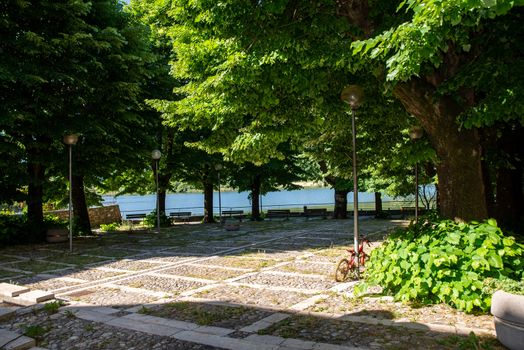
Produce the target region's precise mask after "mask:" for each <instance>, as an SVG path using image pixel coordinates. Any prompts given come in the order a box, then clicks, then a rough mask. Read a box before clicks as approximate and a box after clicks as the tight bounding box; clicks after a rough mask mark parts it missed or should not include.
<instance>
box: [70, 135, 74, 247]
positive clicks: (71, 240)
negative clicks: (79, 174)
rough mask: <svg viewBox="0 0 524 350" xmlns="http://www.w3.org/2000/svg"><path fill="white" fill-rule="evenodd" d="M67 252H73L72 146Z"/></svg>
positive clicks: (71, 151)
mask: <svg viewBox="0 0 524 350" xmlns="http://www.w3.org/2000/svg"><path fill="white" fill-rule="evenodd" d="M69 252H70V253H72V252H73V145H69Z"/></svg>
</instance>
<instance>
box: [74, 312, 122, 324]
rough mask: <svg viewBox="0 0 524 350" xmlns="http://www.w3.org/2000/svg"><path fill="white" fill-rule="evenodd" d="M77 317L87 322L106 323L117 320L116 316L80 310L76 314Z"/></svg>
mask: <svg viewBox="0 0 524 350" xmlns="http://www.w3.org/2000/svg"><path fill="white" fill-rule="evenodd" d="M75 316H76V317H78V318H80V319H82V320H86V321H92V322H100V323H106V322H109V321H111V320H112V319H114V318H115V316H111V315H107V314H103V313H100V312H94V311H89V310H79V311H77V312H75Z"/></svg>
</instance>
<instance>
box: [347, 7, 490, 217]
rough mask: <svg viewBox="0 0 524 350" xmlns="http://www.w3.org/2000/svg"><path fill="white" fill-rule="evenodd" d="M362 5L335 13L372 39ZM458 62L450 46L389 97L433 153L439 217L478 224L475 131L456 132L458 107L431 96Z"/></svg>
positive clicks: (481, 192) (480, 184)
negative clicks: (436, 63)
mask: <svg viewBox="0 0 524 350" xmlns="http://www.w3.org/2000/svg"><path fill="white" fill-rule="evenodd" d="M367 5H368V1H367V0H361V1H354V0H339V1H337V10H338V11H337V12H338V15H342V16H345V17H346V18H347V19H348V21H349V22H350V23H351V24H352V25H355V26H357V27H359V28H360V29H362V30H363V34H364V37H369V36H370V35H372V32H373V30H374V25H373V23H372V22H370V20H369V18H368V7H367ZM340 9H345V11H341V10H340ZM462 63H463V62H461V57H460V56H459V55H457V54H456V52H455V50H454V49H453V48H452V47H450V48H449V49H448V51H447V52H446V53H445V54H444V62H443V63H442V65H441V66H440V68H439V69H438V70H436V71H435V72H433V73H432V74H429V75H427V76H425V77H423V78H411V79H410V80H409V81H408V82H401V83H398V84H397V85H396V86H395V88H394V90H393V93H394V95H395V96H396V98H398V100H399V101H400V102H401V103H402V104H403V106H404V108H405V109H406V111H408V112H409V113H411V114H412V115H413V116H415V118H417V119H418V121H419V123H420V124H421V126H422V127H423V128H424V130H425V131H426V132H427V134H428V136H429V139H430V140H431V143H432V145H433V147H434V149H435V151H436V152H437V156H438V166H437V174H438V181H439V197H438V198H439V205H440V213H441V215H443V216H444V217H447V218H450V219H458V220H465V221H470V220H482V219H485V218H487V216H488V209H487V203H486V197H485V188H484V180H483V176H482V167H481V148H480V143H479V137H478V134H477V130H475V129H472V130H466V129H462V130H459V126H458V124H457V123H456V118H457V116H458V115H459V114H460V113H461V112H462V108H461V107H460V106H459V105H458V104H457V103H456V102H455V101H454V100H453V99H452V98H451V97H450V96H442V97H438V94H437V93H436V87H438V86H439V85H440V84H441V83H442V82H444V81H446V80H447V79H450V78H451V77H453V76H454V75H455V74H456V72H457V71H458V69H459V68H460V66H461V64H462ZM472 96H473V98H471V97H472ZM462 97H466V100H467V101H468V103H471V102H474V101H473V100H474V95H473V94H470V95H468V96H462Z"/></svg>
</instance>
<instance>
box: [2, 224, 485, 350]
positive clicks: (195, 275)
mask: <svg viewBox="0 0 524 350" xmlns="http://www.w3.org/2000/svg"><path fill="white" fill-rule="evenodd" d="M404 224H405V222H403V221H378V220H363V221H362V225H361V229H362V232H363V233H364V234H365V235H366V236H367V237H368V238H370V239H371V240H372V242H373V245H374V246H377V245H378V244H380V240H381V239H382V238H383V236H384V235H385V234H387V232H389V231H390V230H391V229H392V228H394V227H398V226H400V225H404ZM351 228H352V225H351V221H335V220H329V221H326V220H322V221H315V220H311V221H304V220H300V221H299V220H296V221H295V220H290V221H282V222H279V221H273V222H265V223H256V222H255V223H251V222H246V223H242V225H241V228H240V230H239V231H236V232H229V231H225V230H224V229H223V228H222V227H221V226H220V225H218V224H217V225H191V226H184V227H181V226H175V227H172V228H168V229H163V230H162V232H161V233H160V234H156V233H111V234H107V235H105V236H103V237H102V238H93V239H87V238H82V239H80V240H78V241H75V253H74V254H68V253H65V252H64V251H63V250H61V248H66V247H65V245H50V244H46V245H41V246H35V247H32V248H31V250H30V251H31V252H32V253H31V257H30V258H28V257H27V256H28V254H27V251H26V250H25V249H24V247H20V249H19V250H18V247H16V248H9V249H4V250H1V251H0V259H1V260H0V271H4V270H5V271H7V272H8V273H10V272H13V273H15V274H18V275H15V276H13V277H4V278H3V279H2V281H10V282H14V283H17V284H21V285H25V286H27V287H29V288H31V289H40V290H46V291H50V292H53V293H54V294H55V296H56V297H57V298H59V299H61V300H65V301H67V302H68V303H69V306H67V307H66V308H64V310H65V309H68V310H69V311H67V312H66V311H63V313H61V314H60V316H57V317H56V318H55V319H54V320H53V321H52V322H51V321H45V320H44V321H43V322H49V324H50V331H49V335H47V336H46V337H47V338H46V337H44V338H45V339H48V341H51V339H54V338H56V337H57V336H58V335H57V334H55V332H56V329H55V328H54V327H55V326H56V323H58V324H60V322H66V321H67V320H66V319H67V318H74V319H77V321H75V322H79V325H78V327H86V323H85V322H93V321H95V323H89V325H90V326H89V328H91V327H92V328H93V330H96V329H105V330H106V331H107V327H120V328H124V329H126V327H127V329H131V330H133V331H138V332H145V333H149V334H154V335H156V336H158V337H160V338H159V339H161V338H162V337H161V336H163V335H165V334H164V333H162V332H164V331H165V332H168V333H169V332H170V330H172V332H173V335H172V339H178V340H177V341H186V340H188V338H187V336H188V334H186V333H180V338H177V335H176V334H178V333H177V332H179V331H181V332H184V331H185V332H193V331H194V330H195V329H196V327H211V328H209V329H208V328H202V332H204V333H205V331H208V332H211V333H210V334H212V335H213V336H214V337H215V336H220V337H225V338H227V339H229V338H232V339H245V340H244V341H248V340H249V339H250V340H249V341H253V342H259V341H260V339H262V338H258V337H259V335H258V334H266V335H272V336H276V337H284V338H286V337H291V338H296V339H303V340H308V341H313V342H320V343H323V342H326V343H330V344H341V345H349V346H361V345H362V346H370V344H372V343H373V342H374V341H376V337H377V334H379V335H380V339H382V341H384V342H385V343H384V344H390V345H391V344H392V345H395V346H397V345H398V346H400V347H402V344H406V345H408V344H412V343H413V341H414V340H415V339H416V340H417V341H423V342H426V341H428V340H429V339H437V338H438V339H444V340H445V339H447V337H449V336H450V335H451V334H452V333H453V334H454V333H456V329H455V328H454V326H452V324H453V322H455V323H459V324H461V325H462V326H463V328H464V329H469V328H471V329H480V330H482V331H483V332H487V333H490V332H492V326H490V325H486V322H487V318H482V317H474V316H468V317H465V316H464V315H463V314H462V313H457V312H455V313H449V310H448V309H439V308H437V307H422V308H421V309H413V308H411V307H410V306H407V305H402V304H400V303H395V302H393V301H392V300H390V299H387V298H382V297H380V296H379V297H377V298H375V297H373V296H371V297H366V298H363V299H354V298H352V290H353V286H354V285H355V282H347V283H337V282H335V281H334V278H333V272H334V268H335V264H336V262H337V260H338V259H339V258H340V257H341V256H342V255H345V254H346V253H345V249H346V248H347V247H348V246H349V245H350V244H351V243H352V232H351ZM24 269H25V270H24ZM107 308H111V309H107ZM112 309H113V310H114V311H111V310H112ZM82 310H85V311H82ZM97 310H98V311H97ZM433 310H436V311H435V312H434V311H433ZM71 312H75V315H76V316H74V315H72V314H71ZM297 312H298V314H296V313H297ZM302 312H304V313H307V315H306V314H304V315H301V313H302ZM443 314H444V315H445V316H442V315H443ZM437 316H439V317H437ZM440 316H442V317H443V318H444V320H443V319H442V317H440ZM42 317H43V316H42ZM61 320H62V321H61ZM270 320H272V321H271V322H270ZM69 322H70V321H69ZM169 322H175V323H169ZM176 322H184V323H176ZM377 322H378V323H377ZM446 322H447V323H446ZM175 324H178V325H179V326H180V325H183V327H186V328H187V329H185V330H184V329H182V330H180V329H178V328H176V326H174V325H175ZM377 324H378V325H380V327H378V328H377ZM400 324H402V327H404V328H399V325H400ZM425 324H437V325H443V326H446V327H448V328H445V327H444V328H443V329H440V330H439V331H438V332H434V331H433V330H432V329H431V327H429V328H428V327H427V326H426V325H425ZM159 325H162V326H161V327H167V328H165V329H164V328H160V329H161V330H159V328H158V327H160V326H159ZM166 325H172V326H173V327H174V328H173V329H171V328H169V327H170V326H166ZM261 325H263V327H262V326H261ZM371 325H373V326H374V327H375V329H374V330H373V332H371V328H370V327H371ZM155 327H156V328H155ZM213 327H215V328H213ZM330 327H331V328H330ZM468 327H469V328H468ZM329 329H331V331H329ZM399 329H402V330H399ZM451 330H453V332H451ZM448 331H449V332H450V333H447V332H448ZM213 332H215V333H213ZM217 332H218V333H217ZM354 332H361V334H362V337H361V338H355V337H353V336H351V334H353V333H354ZM398 332H401V333H402V334H404V335H405V336H404V337H403V338H402V339H401V340H398V339H397V338H398V337H397V336H396V335H395V334H398ZM421 332H422V333H421ZM81 333H82V336H83V337H90V336H92V335H93V334H95V333H93V332H90V331H85V329H84V331H82V332H81ZM191 334H193V333H190V335H191ZM198 334H200V333H198ZM191 336H193V335H191ZM284 338H282V342H283V341H284ZM213 339H214V340H213V341H216V339H215V338H213ZM279 339H280V338H279ZM159 341H160V340H159ZM166 341H167V340H166ZM173 341H174V340H173ZM397 341H400V343H398V344H397ZM106 343H107V344H113V343H111V342H107V340H106ZM201 343H202V344H207V345H210V344H208V343H206V341H205V340H202V342H201ZM104 344H105V343H104ZM399 344H400V345H399ZM104 346H105V345H104ZM104 346H102V348H108V349H109V348H110V347H109V346H110V345H107V347H104ZM410 346H411V345H410ZM415 348H417V347H415ZM437 348H439V347H435V349H437ZM440 348H442V347H440ZM444 348H446V347H444ZM424 349H426V347H424ZM430 349H431V347H430Z"/></svg>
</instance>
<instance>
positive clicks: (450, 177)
mask: <svg viewBox="0 0 524 350" xmlns="http://www.w3.org/2000/svg"><path fill="white" fill-rule="evenodd" d="M394 94H395V96H396V97H397V98H398V99H399V100H400V102H401V103H402V104H403V105H404V107H405V108H406V110H407V111H408V112H409V113H411V114H413V115H414V116H415V117H416V118H417V119H418V121H419V122H420V124H421V125H422V127H423V128H424V130H425V131H426V132H427V134H428V137H429V139H430V141H431V144H432V146H433V147H434V149H435V150H436V152H437V156H438V165H437V174H438V179H439V203H440V213H441V215H443V216H444V217H446V218H450V219H458V220H464V221H470V220H482V219H485V218H487V216H488V210H487V203H486V196H485V189H484V179H483V176H482V166H481V148H480V141H479V136H478V134H477V131H476V130H475V129H472V130H466V129H461V130H459V126H458V125H457V123H456V117H457V116H458V114H459V113H460V111H461V109H460V107H459V106H458V105H457V104H456V103H455V102H454V101H453V99H451V97H447V96H444V97H440V98H435V96H436V94H435V89H434V87H433V86H432V85H430V84H429V83H427V82H425V81H422V80H420V79H412V80H411V81H410V82H408V83H399V84H397V86H396V88H395V90H394Z"/></svg>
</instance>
